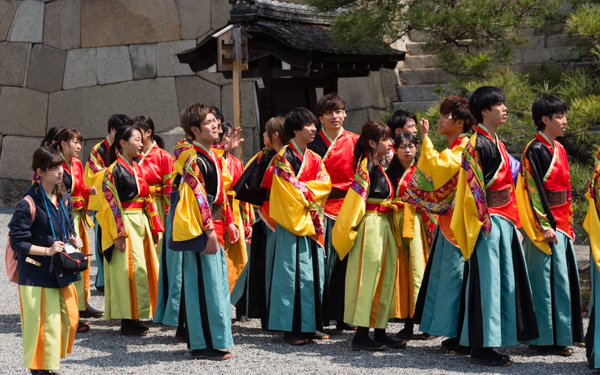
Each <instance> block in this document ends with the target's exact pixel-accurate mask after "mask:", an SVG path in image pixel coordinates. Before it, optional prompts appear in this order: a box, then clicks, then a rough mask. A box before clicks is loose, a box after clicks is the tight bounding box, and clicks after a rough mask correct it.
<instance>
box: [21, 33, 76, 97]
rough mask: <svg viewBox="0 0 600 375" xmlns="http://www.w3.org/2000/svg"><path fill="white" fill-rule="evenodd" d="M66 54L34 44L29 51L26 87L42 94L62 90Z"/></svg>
mask: <svg viewBox="0 0 600 375" xmlns="http://www.w3.org/2000/svg"><path fill="white" fill-rule="evenodd" d="M66 60H67V52H65V51H63V50H60V49H56V48H52V47H46V46H44V45H43V44H36V45H34V46H33V49H32V50H31V57H30V58H29V70H28V71H27V87H29V88H30V89H33V90H37V91H42V92H48V93H49V92H54V91H58V90H60V89H61V88H62V83H63V76H64V74H65V62H66Z"/></svg>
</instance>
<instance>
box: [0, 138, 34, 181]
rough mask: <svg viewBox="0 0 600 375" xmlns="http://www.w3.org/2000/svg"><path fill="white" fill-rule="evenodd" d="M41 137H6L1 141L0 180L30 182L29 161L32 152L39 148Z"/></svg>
mask: <svg viewBox="0 0 600 375" xmlns="http://www.w3.org/2000/svg"><path fill="white" fill-rule="evenodd" d="M41 141H42V137H39V138H35V137H19V136H12V135H7V136H5V137H3V139H2V154H0V178H10V179H13V180H24V181H30V182H31V177H32V176H33V170H32V169H31V160H32V156H33V152H34V151H35V150H37V149H38V147H40V142H41Z"/></svg>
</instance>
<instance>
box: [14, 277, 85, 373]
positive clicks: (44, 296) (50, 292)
mask: <svg viewBox="0 0 600 375" xmlns="http://www.w3.org/2000/svg"><path fill="white" fill-rule="evenodd" d="M19 299H20V301H21V331H22V334H23V365H24V366H25V367H27V368H29V369H32V370H58V369H59V367H60V358H61V357H66V356H67V353H71V349H72V348H73V339H74V338H75V331H76V330H77V323H78V321H79V310H78V309H77V293H76V292H75V287H74V286H73V285H72V284H71V285H69V286H66V287H64V288H62V289H59V288H43V287H39V286H30V285H19Z"/></svg>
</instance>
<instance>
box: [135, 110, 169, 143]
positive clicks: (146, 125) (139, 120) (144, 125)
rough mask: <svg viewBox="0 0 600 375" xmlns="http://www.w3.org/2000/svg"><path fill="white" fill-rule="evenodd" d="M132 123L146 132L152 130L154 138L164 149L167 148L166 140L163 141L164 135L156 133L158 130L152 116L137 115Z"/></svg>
mask: <svg viewBox="0 0 600 375" xmlns="http://www.w3.org/2000/svg"><path fill="white" fill-rule="evenodd" d="M132 123H133V125H134V126H137V127H138V128H140V129H142V130H143V131H145V132H147V131H148V130H152V135H151V137H152V140H153V141H155V142H156V145H157V146H158V147H160V148H162V149H164V148H165V141H163V139H162V137H160V136H159V135H158V134H156V131H155V130H154V121H152V119H151V118H150V117H148V116H144V115H140V116H136V117H134V118H133V121H132Z"/></svg>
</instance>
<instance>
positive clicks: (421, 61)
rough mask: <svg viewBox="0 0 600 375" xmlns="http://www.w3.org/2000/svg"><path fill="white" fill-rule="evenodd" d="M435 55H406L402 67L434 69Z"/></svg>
mask: <svg viewBox="0 0 600 375" xmlns="http://www.w3.org/2000/svg"><path fill="white" fill-rule="evenodd" d="M435 63H436V55H406V56H405V57H404V67H405V68H406V69H428V68H435Z"/></svg>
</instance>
